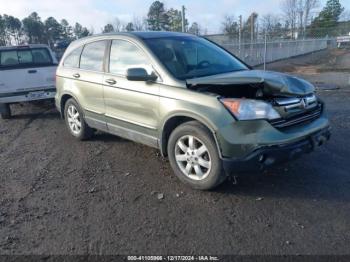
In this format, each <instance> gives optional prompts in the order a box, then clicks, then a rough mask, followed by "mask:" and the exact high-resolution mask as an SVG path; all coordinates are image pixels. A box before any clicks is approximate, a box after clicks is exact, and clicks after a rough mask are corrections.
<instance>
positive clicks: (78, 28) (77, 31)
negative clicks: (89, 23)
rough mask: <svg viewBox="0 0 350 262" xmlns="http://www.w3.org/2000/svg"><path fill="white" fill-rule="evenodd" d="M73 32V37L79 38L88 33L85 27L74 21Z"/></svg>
mask: <svg viewBox="0 0 350 262" xmlns="http://www.w3.org/2000/svg"><path fill="white" fill-rule="evenodd" d="M73 32H74V37H75V39H80V38H83V37H86V36H88V35H89V34H90V32H89V30H88V29H87V28H86V27H83V26H82V25H81V24H79V23H75V26H74V29H73Z"/></svg>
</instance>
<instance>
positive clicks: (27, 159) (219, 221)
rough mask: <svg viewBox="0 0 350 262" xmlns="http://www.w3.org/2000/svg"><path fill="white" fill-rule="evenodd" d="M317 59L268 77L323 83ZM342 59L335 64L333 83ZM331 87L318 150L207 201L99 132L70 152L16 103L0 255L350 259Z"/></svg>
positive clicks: (5, 135)
mask: <svg viewBox="0 0 350 262" xmlns="http://www.w3.org/2000/svg"><path fill="white" fill-rule="evenodd" d="M318 56H320V58H319V59H314V60H315V61H311V59H307V58H296V59H292V60H290V61H285V62H279V63H276V64H271V65H269V66H268V68H269V69H279V70H280V71H288V72H290V73H295V74H300V72H298V69H300V67H302V66H307V67H308V68H309V69H310V68H312V66H314V67H315V68H316V70H314V71H312V72H315V73H312V74H303V75H304V76H305V77H306V78H308V79H310V80H313V81H314V79H316V80H317V79H318V77H319V78H322V77H323V75H324V74H331V73H334V72H332V68H334V65H333V66H332V68H329V69H328V70H329V71H328V70H326V69H325V68H327V65H329V59H328V57H329V56H330V54H329V52H328V51H327V52H323V53H320V54H318ZM333 56H336V57H338V56H337V54H332V57H333ZM340 56H344V54H341V55H340ZM348 56H349V54H348ZM345 57H346V56H345ZM321 58H322V59H323V60H322V59H321ZM303 61H304V62H303ZM310 61H311V62H310ZM349 61H350V59H348V61H347V63H348V64H347V65H345V66H344V60H341V62H337V61H336V63H339V64H340V63H341V65H342V68H343V70H342V71H341V72H339V70H338V71H337V73H341V74H342V76H344V78H346V76H348V75H349V72H347V71H346V70H344V68H346V66H347V68H350V67H349V66H350V65H349V63H350V62H349ZM297 62H298V63H297ZM345 62H346V61H345ZM312 63H314V64H312ZM322 63H323V65H324V67H323V71H322V72H319V71H318V69H319V66H320V64H322ZM283 66H284V67H283ZM292 67H293V68H294V69H293V68H292ZM283 68H284V69H285V70H284V69H283ZM299 71H300V70H299ZM303 73H305V71H303ZM317 76H318V77H317ZM337 79H340V78H338V77H336V79H328V78H327V79H326V80H328V81H330V82H332V83H333V84H334V83H337V82H336V80H337ZM314 82H315V81H314ZM323 82H324V80H323ZM339 86H341V87H342V88H341V89H339V90H333V91H321V92H319V96H320V97H322V99H324V100H325V102H326V103H327V111H328V114H329V117H330V120H331V122H332V128H333V137H332V139H331V141H330V142H329V143H327V144H326V145H325V146H323V147H320V148H319V149H318V150H317V151H316V152H314V153H312V154H309V155H305V156H304V157H303V158H301V159H299V160H297V161H294V162H291V163H288V164H286V165H283V166H280V167H275V168H273V169H271V170H269V171H267V172H264V173H263V174H249V175H246V176H244V177H241V178H240V179H239V184H238V185H233V184H232V183H231V182H229V181H228V182H226V183H225V184H223V185H222V186H221V187H219V188H218V189H217V190H215V191H212V192H199V191H194V190H191V189H189V188H187V187H186V186H184V185H183V184H181V183H180V182H179V181H178V180H177V179H176V177H175V176H174V174H173V173H172V171H171V169H170V165H169V163H168V162H167V161H166V160H164V159H162V158H161V157H160V156H159V152H158V151H157V150H154V149H150V148H148V147H145V146H142V145H138V144H135V143H133V142H129V141H126V140H124V139H121V138H118V137H114V136H111V135H108V134H103V133H98V134H96V136H94V138H93V139H92V140H90V141H87V142H78V141H76V140H74V138H73V137H71V136H70V135H69V133H68V131H67V130H66V127H65V124H64V122H63V121H62V120H60V119H59V115H58V113H57V112H56V111H55V109H53V105H52V104H50V103H44V104H38V105H23V106H20V105H15V106H13V111H14V114H15V117H14V118H13V119H12V120H7V121H4V120H0V173H1V176H0V254H44V255H48V254H149V255H154V254H215V255H223V254H279V255H281V254H318V255H323V254H328V255H331V254H350V230H349V229H350V219H349V217H350V190H349V188H350V161H349V155H350V139H349V133H350V103H349V96H350V88H349V86H347V85H346V83H344V82H341V83H339Z"/></svg>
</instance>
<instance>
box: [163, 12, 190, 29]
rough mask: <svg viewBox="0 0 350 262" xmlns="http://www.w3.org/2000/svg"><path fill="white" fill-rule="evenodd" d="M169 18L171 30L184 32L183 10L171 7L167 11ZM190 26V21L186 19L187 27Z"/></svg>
mask: <svg viewBox="0 0 350 262" xmlns="http://www.w3.org/2000/svg"><path fill="white" fill-rule="evenodd" d="M167 16H168V19H169V30H170V31H174V32H182V13H181V11H179V10H177V9H174V8H171V9H169V10H168V11H167ZM187 26H188V21H187V19H185V28H186V27H187Z"/></svg>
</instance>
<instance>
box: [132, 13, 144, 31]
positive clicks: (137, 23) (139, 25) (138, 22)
mask: <svg viewBox="0 0 350 262" xmlns="http://www.w3.org/2000/svg"><path fill="white" fill-rule="evenodd" d="M133 24H134V29H135V31H146V30H147V19H146V18H145V17H138V16H134V19H133Z"/></svg>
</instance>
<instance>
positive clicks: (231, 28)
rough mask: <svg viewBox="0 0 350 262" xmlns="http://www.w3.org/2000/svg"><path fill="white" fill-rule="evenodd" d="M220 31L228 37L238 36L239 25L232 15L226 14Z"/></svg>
mask: <svg viewBox="0 0 350 262" xmlns="http://www.w3.org/2000/svg"><path fill="white" fill-rule="evenodd" d="M222 31H223V32H224V34H227V35H229V36H230V37H233V36H238V33H239V25H238V23H237V20H236V18H235V17H234V16H233V15H226V16H225V17H224V21H223V22H222Z"/></svg>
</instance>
